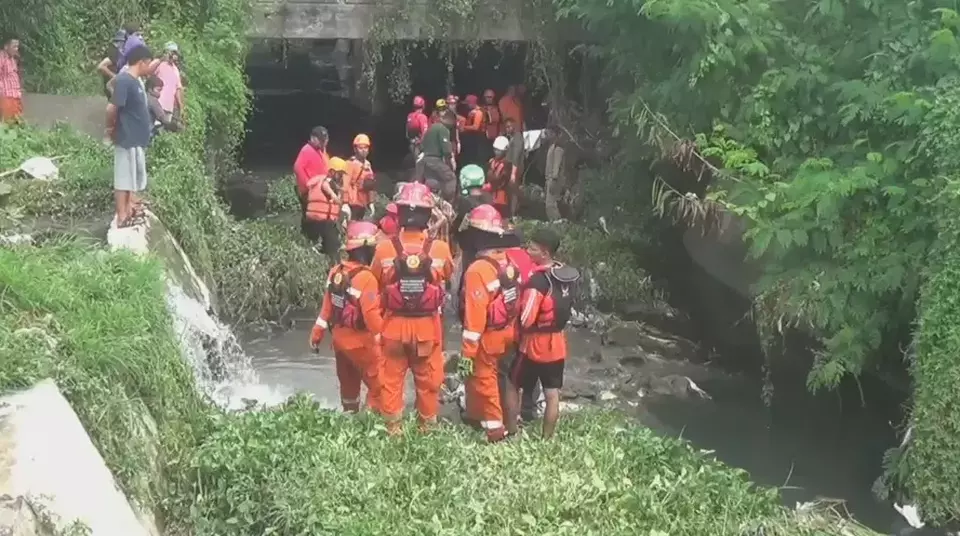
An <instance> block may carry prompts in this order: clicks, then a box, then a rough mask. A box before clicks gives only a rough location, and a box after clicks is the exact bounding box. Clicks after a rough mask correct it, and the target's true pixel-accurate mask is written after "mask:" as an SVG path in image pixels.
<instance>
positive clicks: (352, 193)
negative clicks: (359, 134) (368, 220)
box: [343, 157, 376, 219]
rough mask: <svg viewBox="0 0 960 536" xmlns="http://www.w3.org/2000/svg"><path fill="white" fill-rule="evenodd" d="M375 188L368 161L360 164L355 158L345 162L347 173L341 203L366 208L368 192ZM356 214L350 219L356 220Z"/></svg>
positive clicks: (368, 199) (352, 207) (371, 168)
mask: <svg viewBox="0 0 960 536" xmlns="http://www.w3.org/2000/svg"><path fill="white" fill-rule="evenodd" d="M375 188H376V182H375V179H374V173H373V167H372V166H370V160H365V161H363V162H361V161H360V160H359V159H358V158H357V157H353V158H351V159H350V160H348V161H347V172H346V174H344V180H343V202H344V203H346V204H348V205H350V208H351V210H352V209H354V208H356V207H363V208H364V209H365V208H366V206H367V205H369V204H370V192H371V191H373V190H374V189H375ZM358 218H359V216H357V215H356V214H353V215H352V219H358Z"/></svg>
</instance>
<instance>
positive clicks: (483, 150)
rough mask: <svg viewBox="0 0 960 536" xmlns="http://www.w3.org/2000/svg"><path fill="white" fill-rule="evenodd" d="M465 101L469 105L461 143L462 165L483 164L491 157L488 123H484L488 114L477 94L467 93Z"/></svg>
mask: <svg viewBox="0 0 960 536" xmlns="http://www.w3.org/2000/svg"><path fill="white" fill-rule="evenodd" d="M463 102H464V104H465V105H466V107H467V117H466V118H465V120H464V123H463V128H462V129H461V136H462V137H461V139H460V144H461V146H462V148H463V155H462V156H461V157H460V165H461V166H467V165H469V164H480V165H483V163H484V162H486V161H487V160H488V159H489V158H490V154H489V153H490V142H489V141H487V125H486V124H485V123H484V116H485V115H486V114H484V112H483V109H482V108H480V106H479V105H478V104H477V96H476V95H467V96H466V98H464V99H463Z"/></svg>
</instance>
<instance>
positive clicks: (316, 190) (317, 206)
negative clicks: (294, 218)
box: [307, 181, 340, 221]
mask: <svg viewBox="0 0 960 536" xmlns="http://www.w3.org/2000/svg"><path fill="white" fill-rule="evenodd" d="M339 215H340V207H338V206H335V205H334V204H333V203H331V202H330V198H329V197H327V194H325V193H324V192H323V182H322V181H321V182H319V183H317V184H316V185H314V187H313V188H310V191H309V192H307V219H308V220H314V221H327V220H336V219H337V217H339Z"/></svg>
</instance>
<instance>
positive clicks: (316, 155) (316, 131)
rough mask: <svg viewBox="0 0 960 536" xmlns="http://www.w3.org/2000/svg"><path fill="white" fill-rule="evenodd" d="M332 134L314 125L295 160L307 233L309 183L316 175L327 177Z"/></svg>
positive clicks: (304, 231) (301, 216)
mask: <svg viewBox="0 0 960 536" xmlns="http://www.w3.org/2000/svg"><path fill="white" fill-rule="evenodd" d="M329 139H330V135H329V134H328V133H327V129H326V128H324V127H314V128H313V130H312V131H310V139H309V140H308V141H307V143H306V144H305V145H304V146H303V147H302V148H301V149H300V153H299V154H298V155H297V159H296V160H295V161H294V162H293V174H294V175H295V176H296V178H297V199H299V200H300V230H301V232H303V233H304V234H306V230H305V229H306V227H307V225H306V222H307V218H306V214H307V190H308V188H307V183H308V182H310V180H311V179H313V178H315V177H320V178H323V177H326V176H327V170H328V167H329V164H328V160H329V158H328V156H327V142H328V141H329Z"/></svg>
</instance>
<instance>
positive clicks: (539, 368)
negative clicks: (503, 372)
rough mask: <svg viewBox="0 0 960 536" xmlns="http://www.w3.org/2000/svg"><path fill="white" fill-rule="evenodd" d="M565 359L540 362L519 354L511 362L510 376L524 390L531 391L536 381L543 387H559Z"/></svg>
mask: <svg viewBox="0 0 960 536" xmlns="http://www.w3.org/2000/svg"><path fill="white" fill-rule="evenodd" d="M564 363H566V360H565V359H560V360H558V361H552V362H550V363H540V362H538V361H534V360H532V359H530V358H529V357H527V356H525V355H523V354H520V355H518V356H517V359H516V360H514V362H513V370H512V371H510V378H511V379H512V380H513V384H514V385H516V386H517V387H519V388H520V389H523V390H524V391H533V389H534V388H536V386H537V381H539V382H540V385H541V386H543V388H544V389H560V388H561V387H563V365H564Z"/></svg>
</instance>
